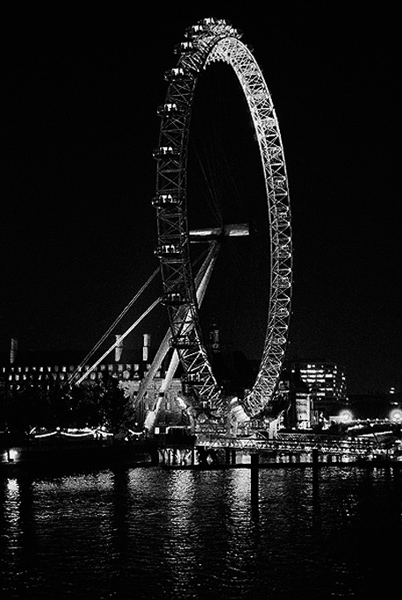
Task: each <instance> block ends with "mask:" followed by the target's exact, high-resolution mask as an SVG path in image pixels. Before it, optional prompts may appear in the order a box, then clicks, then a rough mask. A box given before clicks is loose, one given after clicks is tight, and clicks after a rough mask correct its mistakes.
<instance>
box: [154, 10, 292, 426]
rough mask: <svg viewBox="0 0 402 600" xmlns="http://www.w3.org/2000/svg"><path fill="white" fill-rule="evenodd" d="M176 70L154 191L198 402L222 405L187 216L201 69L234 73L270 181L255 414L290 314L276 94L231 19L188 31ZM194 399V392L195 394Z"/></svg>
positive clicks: (168, 279)
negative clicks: (266, 296) (219, 66)
mask: <svg viewBox="0 0 402 600" xmlns="http://www.w3.org/2000/svg"><path fill="white" fill-rule="evenodd" d="M177 53H178V55H179V58H178V62H177V65H176V67H174V68H173V69H171V70H170V71H168V72H167V73H166V74H165V78H166V80H167V81H168V82H169V85H168V90H167V94H166V98H165V103H164V104H163V105H162V106H161V107H160V108H159V109H158V114H159V115H160V116H161V128H160V136H159V146H158V148H157V149H156V150H155V152H154V157H155V158H156V160H157V184H156V196H155V198H154V200H153V205H154V206H155V208H156V212H157V224H158V247H157V249H156V253H157V255H158V256H159V258H160V264H161V273H162V280H163V288H164V296H163V299H164V302H165V304H166V306H167V308H168V313H169V318H170V324H171V333H172V345H173V346H174V347H175V348H176V349H177V350H178V352H179V355H180V360H181V363H182V365H183V367H184V370H185V373H186V375H187V381H188V383H189V384H191V390H192V397H193V401H192V405H193V406H194V407H195V408H198V407H201V406H205V405H208V406H209V407H211V408H219V407H222V398H221V390H220V388H219V386H218V384H217V381H216V379H215V377H214V374H213V372H212V369H211V366H210V364H209V361H208V356H207V352H206V350H205V348H204V345H203V343H202V332H201V328H200V325H199V317H198V307H197V300H196V293H195V287H194V275H193V272H192V266H191V261H190V241H189V231H188V220H187V201H186V191H187V153H188V139H189V131H190V119H191V112H192V104H193V99H194V94H195V89H196V84H197V79H198V76H199V74H200V72H201V71H202V70H203V69H205V68H207V67H208V65H210V64H211V63H212V62H215V61H222V62H225V63H227V64H228V65H230V66H231V67H232V69H233V71H234V72H235V74H236V76H237V78H238V81H239V83H240V86H241V89H242V91H243V93H244V96H245V98H246V100H247V104H248V108H249V111H250V114H251V117H252V120H253V123H254V127H255V132H256V138H257V141H258V145H259V151H260V157H261V162H262V168H263V175H264V179H265V187H266V196H267V206H268V218H269V224H270V249H271V264H270V265H267V269H268V268H269V269H270V276H271V282H270V300H269V306H268V325H267V332H266V339H265V345H264V350H263V354H262V358H261V363H260V369H259V373H258V376H257V379H256V382H255V385H254V387H253V389H252V390H251V392H250V393H249V395H248V396H247V397H246V398H244V399H243V401H242V404H243V408H244V409H245V411H246V412H247V413H248V415H249V416H250V417H252V416H254V415H257V414H259V413H261V411H262V410H264V409H266V408H267V407H268V408H269V406H270V405H272V401H273V399H274V397H275V392H276V388H277V384H278V380H279V375H280V371H281V368H282V362H283V357H284V354H285V347H286V343H287V333H288V326H289V316H290V302H291V287H292V238H291V219H290V205H289V194H288V181H287V174H286V165H285V159H284V153H283V147H282V141H281V136H280V131H279V126H278V119H277V117H276V113H275V110H274V106H273V103H272V99H271V95H270V93H269V91H268V87H267V84H266V82H265V80H264V77H263V75H262V72H261V70H260V68H259V66H258V64H257V62H256V61H255V59H254V57H253V54H252V53H251V51H250V50H249V49H248V48H247V46H246V45H245V44H244V43H243V42H241V34H240V33H239V32H238V31H237V30H236V29H234V28H233V27H232V26H231V25H230V24H229V23H227V22H226V21H224V20H218V19H204V20H202V21H200V22H199V23H197V24H196V25H194V26H192V27H190V28H189V29H188V30H187V31H186V35H185V41H183V42H182V43H181V44H180V45H179V46H178V47H177ZM190 396H191V394H190Z"/></svg>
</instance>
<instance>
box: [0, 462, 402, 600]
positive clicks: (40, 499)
mask: <svg viewBox="0 0 402 600" xmlns="http://www.w3.org/2000/svg"><path fill="white" fill-rule="evenodd" d="M400 477H402V474H400V475H399V474H398V473H395V472H392V471H387V470H379V469H378V470H374V471H371V472H370V471H366V470H359V469H356V468H351V467H348V468H345V469H342V468H341V467H339V468H338V467H337V468H328V469H323V470H321V471H320V473H319V481H318V485H314V480H313V475H312V472H311V469H286V468H284V469H272V470H271V469H261V470H260V501H259V513H258V519H257V518H256V515H255V513H253V511H252V509H251V502H250V471H249V470H248V469H228V470H219V471H215V470H210V471H197V470H183V471H179V470H177V471H176V470H175V471H166V470H163V469H159V468H136V469H128V470H124V469H122V470H115V471H100V472H94V473H90V474H82V475H69V476H63V477H57V478H47V479H46V478H42V479H31V478H29V477H28V476H26V477H20V478H18V479H9V480H7V479H4V480H2V481H1V496H2V497H1V500H2V503H1V506H2V510H1V513H0V527H1V548H0V550H1V558H0V561H1V563H0V564H1V576H2V578H1V581H2V583H1V587H0V590H1V598H2V599H4V600H5V599H8V598H19V599H24V598H32V597H35V598H36V597H38V598H58V599H59V598H87V599H88V598H92V597H96V598H99V599H103V598H122V599H123V598H135V599H141V598H144V599H145V598H158V599H168V598H174V599H176V598H179V599H181V598H182V599H187V598H197V599H198V598H200V599H203V598H206V599H209V598H219V599H221V600H223V599H225V598H234V599H237V598H251V599H254V598H255V599H258V598H270V599H279V598H284V599H287V600H292V599H293V598H294V599H299V598H301V599H302V598H309V599H320V600H323V599H325V598H368V597H369V592H372V591H373V589H377V591H378V593H380V594H381V596H380V597H387V586H391V588H392V584H393V581H392V574H393V573H397V572H398V570H397V569H398V566H399V559H400V554H399V553H400V543H401V541H402V540H401V499H402V494H401V481H400ZM395 548H398V550H395ZM391 588H390V589H391Z"/></svg>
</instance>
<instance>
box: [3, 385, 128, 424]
mask: <svg viewBox="0 0 402 600" xmlns="http://www.w3.org/2000/svg"><path fill="white" fill-rule="evenodd" d="M133 417H134V414H133V409H132V403H131V401H130V399H129V398H126V397H125V396H124V392H123V390H121V389H120V388H119V385H118V381H117V380H116V379H115V378H114V377H112V376H108V375H106V376H104V377H103V379H102V380H101V381H97V382H92V381H89V382H86V383H85V384H81V385H80V386H73V387H69V386H65V385H63V384H62V382H60V383H59V382H55V381H53V380H45V381H39V380H34V379H31V380H29V381H25V382H22V384H21V385H20V386H18V387H16V386H14V387H12V388H10V389H7V387H6V386H3V388H2V389H1V390H0V430H2V431H10V432H14V433H27V432H29V431H30V430H31V429H32V428H34V427H36V428H46V429H48V430H54V429H55V428H56V427H60V428H61V429H67V428H83V427H92V428H97V427H104V428H105V429H106V430H107V431H109V432H111V433H117V432H118V431H119V430H121V429H124V428H125V427H127V426H130V423H131V421H132V420H133Z"/></svg>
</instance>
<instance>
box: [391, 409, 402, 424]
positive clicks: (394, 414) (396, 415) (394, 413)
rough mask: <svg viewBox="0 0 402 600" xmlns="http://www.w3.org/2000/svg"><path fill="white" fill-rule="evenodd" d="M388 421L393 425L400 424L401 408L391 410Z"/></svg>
mask: <svg viewBox="0 0 402 600" xmlns="http://www.w3.org/2000/svg"><path fill="white" fill-rule="evenodd" d="M389 419H390V421H392V422H393V423H402V409H401V408H394V409H392V410H391V412H390V413H389Z"/></svg>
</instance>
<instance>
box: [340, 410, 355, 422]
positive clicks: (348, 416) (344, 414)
mask: <svg viewBox="0 0 402 600" xmlns="http://www.w3.org/2000/svg"><path fill="white" fill-rule="evenodd" d="M339 420H340V422H341V423H350V422H351V421H353V414H352V412H351V411H350V410H342V411H341V412H340V413H339Z"/></svg>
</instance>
